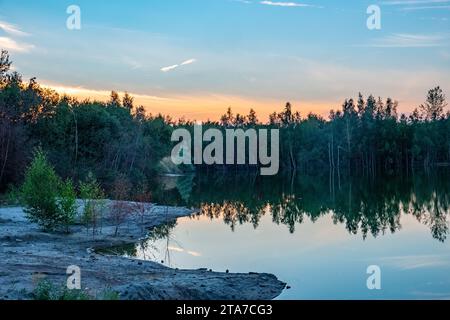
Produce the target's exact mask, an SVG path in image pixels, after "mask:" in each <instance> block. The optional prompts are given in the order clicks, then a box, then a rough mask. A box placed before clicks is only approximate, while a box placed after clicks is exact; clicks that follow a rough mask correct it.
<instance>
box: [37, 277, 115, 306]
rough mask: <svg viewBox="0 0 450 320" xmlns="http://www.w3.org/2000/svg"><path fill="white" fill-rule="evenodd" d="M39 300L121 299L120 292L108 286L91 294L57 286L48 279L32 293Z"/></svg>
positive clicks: (41, 282) (39, 284) (40, 283)
mask: <svg viewBox="0 0 450 320" xmlns="http://www.w3.org/2000/svg"><path fill="white" fill-rule="evenodd" d="M32 296H33V299H34V300H39V301H62V300H64V301H82V300H119V294H118V292H116V291H114V290H111V289H110V288H107V289H105V290H103V291H102V292H101V293H100V294H99V295H98V296H92V295H90V294H89V293H88V292H87V291H86V290H69V289H67V287H66V286H64V285H61V286H57V285H55V284H53V283H52V282H50V281H48V280H42V281H40V282H39V283H38V284H37V286H36V287H35V288H34V290H33V293H32Z"/></svg>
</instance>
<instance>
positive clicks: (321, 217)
mask: <svg viewBox="0 0 450 320" xmlns="http://www.w3.org/2000/svg"><path fill="white" fill-rule="evenodd" d="M449 177H450V175H449V173H448V171H442V172H437V173H435V174H430V175H416V176H415V177H413V178H412V177H409V178H405V177H403V178H383V179H381V178H380V179H378V180H376V181H363V180H362V179H360V180H355V179H347V181H345V180H346V179H344V178H341V180H340V181H336V180H337V179H329V177H293V178H286V177H282V178H278V179H273V178H272V179H266V178H260V177H255V176H253V175H238V176H233V177H230V176H229V175H219V176H217V175H216V176H195V177H194V176H192V177H179V178H170V179H164V190H161V192H160V196H161V197H163V198H164V199H161V201H164V202H166V203H170V204H177V205H189V206H195V207H199V208H201V214H200V215H198V216H195V217H188V218H182V219H179V220H178V221H177V223H176V224H174V225H167V226H163V227H160V228H157V229H155V230H154V231H153V232H152V233H151V234H150V236H149V239H147V240H146V241H145V242H142V243H141V244H139V245H137V246H136V247H134V248H128V251H127V254H128V255H133V256H137V257H139V258H141V259H148V260H155V261H158V262H160V261H161V260H163V261H164V264H166V265H169V266H171V267H179V268H185V269H186V268H187V269H197V268H208V269H209V268H210V269H213V270H215V271H225V270H229V271H230V272H244V273H245V272H249V271H254V272H268V273H273V274H275V275H276V276H277V277H278V278H279V279H281V280H282V281H285V282H287V283H288V285H289V286H290V287H291V289H289V290H285V291H284V292H283V294H282V295H281V296H280V297H279V299H349V298H352V299H403V298H407V299H419V298H420V299H450V245H449V241H447V234H448V231H449V229H448V228H449V217H450V207H449V200H450V179H449ZM370 265H378V266H380V267H381V270H382V290H380V291H370V290H368V289H367V286H366V281H367V278H368V275H367V274H366V270H367V267H368V266H370Z"/></svg>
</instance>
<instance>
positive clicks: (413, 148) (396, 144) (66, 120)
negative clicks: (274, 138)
mask: <svg viewBox="0 0 450 320" xmlns="http://www.w3.org/2000/svg"><path fill="white" fill-rule="evenodd" d="M11 66H12V63H11V60H10V57H9V54H8V52H6V51H2V52H1V56H0V191H5V189H6V188H7V187H8V186H9V185H17V184H20V183H21V182H22V181H23V178H24V172H25V170H26V168H27V166H28V165H29V164H30V163H31V160H32V158H33V153H34V151H35V150H36V148H37V147H39V148H41V150H42V151H43V152H44V153H45V155H46V157H47V159H48V161H49V162H50V163H51V164H52V166H53V167H54V169H55V172H56V173H57V174H58V175H59V176H60V177H61V178H62V179H63V180H66V179H67V178H71V179H72V180H73V181H83V180H84V179H85V178H86V177H88V176H89V175H93V176H94V177H95V178H96V179H97V180H98V181H99V182H100V183H101V185H102V187H103V188H104V189H105V190H106V191H110V190H113V189H114V185H115V183H116V180H117V178H118V177H121V179H123V178H124V177H125V178H126V180H127V183H129V184H130V185H131V186H132V188H141V187H142V186H145V185H147V184H149V183H150V181H151V180H152V177H154V176H155V174H156V173H158V172H159V170H160V169H161V168H160V166H161V160H162V159H164V158H166V157H168V156H170V153H171V149H172V147H173V143H172V142H171V141H170V140H171V139H170V138H171V134H172V132H173V130H174V129H176V128H179V127H186V128H189V129H190V130H192V128H193V125H194V122H190V121H185V120H184V119H179V120H176V121H175V120H173V119H171V118H170V117H167V116H163V115H151V114H146V113H145V111H144V107H142V106H139V105H135V103H134V100H133V97H132V96H130V95H129V94H128V93H125V95H124V96H123V97H122V98H121V97H120V96H119V94H118V93H117V92H114V91H113V92H112V93H111V97H110V99H109V101H107V102H102V101H96V100H78V99H76V98H74V97H69V96H67V95H59V94H57V93H56V92H55V91H53V90H50V89H48V88H44V87H42V86H41V85H39V83H38V82H37V81H36V79H35V78H32V79H30V80H29V81H24V80H23V79H22V76H21V75H20V74H19V73H17V72H15V71H13V70H12V69H11ZM446 106H447V104H446V98H445V95H444V93H443V91H442V89H441V88H440V87H436V88H433V89H431V90H430V91H429V92H428V95H427V96H426V97H425V103H424V104H423V105H421V106H419V107H418V108H417V109H415V110H414V111H413V112H412V113H411V114H410V115H406V114H400V115H399V114H398V111H397V108H398V103H397V102H396V101H394V100H393V99H391V98H389V99H387V100H386V101H383V100H382V99H381V98H375V97H374V96H373V95H370V96H369V97H367V98H366V99H365V98H364V97H363V96H362V95H361V94H360V95H359V97H358V99H357V100H356V101H355V100H354V99H348V100H346V101H345V102H344V103H343V105H342V108H341V110H333V111H331V112H330V115H329V119H325V118H323V117H321V116H319V115H315V114H312V113H311V114H308V115H307V116H306V117H302V116H301V115H300V113H299V112H294V111H293V108H292V106H291V104H290V103H287V104H286V106H285V108H284V110H282V111H281V112H278V113H277V112H275V113H273V114H271V115H270V118H269V121H268V122H265V123H263V122H262V121H260V120H259V119H258V116H257V114H256V112H255V111H254V110H250V112H249V114H248V115H241V114H234V113H233V112H232V110H231V108H230V109H228V111H227V113H226V114H224V115H223V116H222V117H221V118H220V120H219V121H207V122H205V123H204V124H203V125H204V127H208V126H209V127H216V128H219V129H221V130H225V129H229V128H242V129H246V128H267V129H271V128H277V129H280V136H281V139H280V143H281V145H280V166H281V169H282V170H284V171H293V172H304V173H314V172H317V171H323V170H327V171H328V170H329V171H330V172H338V173H339V174H344V173H345V174H350V173H351V172H354V171H360V172H362V173H364V174H365V175H367V176H375V175H378V174H380V173H386V172H387V173H398V172H402V173H409V172H411V171H413V170H415V169H418V168H425V169H427V170H429V169H430V168H432V167H436V166H444V165H449V164H450V112H447V113H446V110H445V109H446ZM185 169H186V168H185ZM188 169H189V170H191V169H192V168H188ZM197 169H200V170H201V169H203V168H201V167H199V168H197ZM207 169H208V170H217V169H221V170H237V169H240V170H253V168H252V167H251V166H244V167H239V168H237V167H233V166H208V168H207Z"/></svg>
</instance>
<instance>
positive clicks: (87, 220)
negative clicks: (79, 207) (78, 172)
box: [80, 173, 105, 236]
mask: <svg viewBox="0 0 450 320" xmlns="http://www.w3.org/2000/svg"><path fill="white" fill-rule="evenodd" d="M80 196H81V198H82V199H83V202H84V209H83V216H82V221H83V223H84V224H85V226H86V230H88V231H89V227H90V226H91V227H92V236H94V235H95V233H96V229H97V227H98V224H99V221H100V222H101V214H102V210H103V207H104V203H103V201H102V200H103V199H104V197H105V194H104V192H103V190H102V188H101V186H100V184H99V183H98V182H97V179H96V178H95V177H94V175H93V174H92V173H89V174H88V176H87V178H86V180H85V181H84V182H81V183H80Z"/></svg>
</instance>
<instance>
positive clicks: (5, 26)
mask: <svg viewBox="0 0 450 320" xmlns="http://www.w3.org/2000/svg"><path fill="white" fill-rule="evenodd" d="M0 29H2V30H3V31H4V32H6V33H8V34H10V35H14V36H20V37H23V36H29V35H30V34H29V33H26V32H24V31H22V30H20V28H19V27H18V26H16V25H14V24H11V23H8V22H6V21H0Z"/></svg>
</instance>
